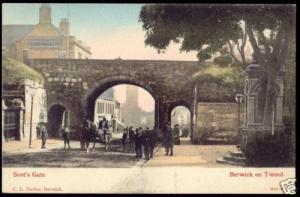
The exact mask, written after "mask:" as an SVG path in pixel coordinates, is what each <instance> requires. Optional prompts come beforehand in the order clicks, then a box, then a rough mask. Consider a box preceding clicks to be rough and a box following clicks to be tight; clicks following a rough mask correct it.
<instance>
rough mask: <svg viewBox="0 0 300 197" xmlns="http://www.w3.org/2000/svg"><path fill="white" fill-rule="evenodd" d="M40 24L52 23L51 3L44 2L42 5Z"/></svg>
mask: <svg viewBox="0 0 300 197" xmlns="http://www.w3.org/2000/svg"><path fill="white" fill-rule="evenodd" d="M39 23H40V24H51V8H50V5H49V3H42V5H41V7H40V22H39Z"/></svg>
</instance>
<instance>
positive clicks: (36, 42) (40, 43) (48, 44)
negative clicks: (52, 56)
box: [27, 38, 62, 48]
mask: <svg viewBox="0 0 300 197" xmlns="http://www.w3.org/2000/svg"><path fill="white" fill-rule="evenodd" d="M27 42H28V46H29V47H30V48H59V47H60V45H61V43H62V40H61V39H59V38H32V39H28V40H27Z"/></svg>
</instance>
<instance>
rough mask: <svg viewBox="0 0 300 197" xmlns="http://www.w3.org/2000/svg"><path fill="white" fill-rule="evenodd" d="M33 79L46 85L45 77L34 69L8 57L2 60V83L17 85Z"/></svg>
mask: <svg viewBox="0 0 300 197" xmlns="http://www.w3.org/2000/svg"><path fill="white" fill-rule="evenodd" d="M24 79H31V80H33V81H39V82H41V83H42V84H43V83H45V79H44V77H43V75H42V74H41V73H39V72H37V71H36V70H34V69H33V68H31V67H29V66H27V65H26V64H23V63H21V62H18V61H16V60H14V59H10V58H7V57H3V58H2V83H3V84H17V83H19V82H20V81H21V80H24Z"/></svg>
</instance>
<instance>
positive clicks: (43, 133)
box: [40, 124, 48, 148]
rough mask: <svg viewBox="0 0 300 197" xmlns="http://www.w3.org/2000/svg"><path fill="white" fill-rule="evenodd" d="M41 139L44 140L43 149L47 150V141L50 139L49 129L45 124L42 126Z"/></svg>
mask: <svg viewBox="0 0 300 197" xmlns="http://www.w3.org/2000/svg"><path fill="white" fill-rule="evenodd" d="M40 132H41V138H42V148H46V147H45V145H46V141H47V137H48V133H47V128H46V125H45V124H41V126H40Z"/></svg>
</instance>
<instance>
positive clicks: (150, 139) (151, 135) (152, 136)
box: [148, 128, 156, 158]
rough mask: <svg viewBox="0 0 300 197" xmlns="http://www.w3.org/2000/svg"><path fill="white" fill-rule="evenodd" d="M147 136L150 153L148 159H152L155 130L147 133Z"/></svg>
mask: <svg viewBox="0 0 300 197" xmlns="http://www.w3.org/2000/svg"><path fill="white" fill-rule="evenodd" d="M148 136H149V149H150V150H149V151H150V158H152V157H153V151H154V147H155V143H156V132H155V128H153V130H149V131H148Z"/></svg>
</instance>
